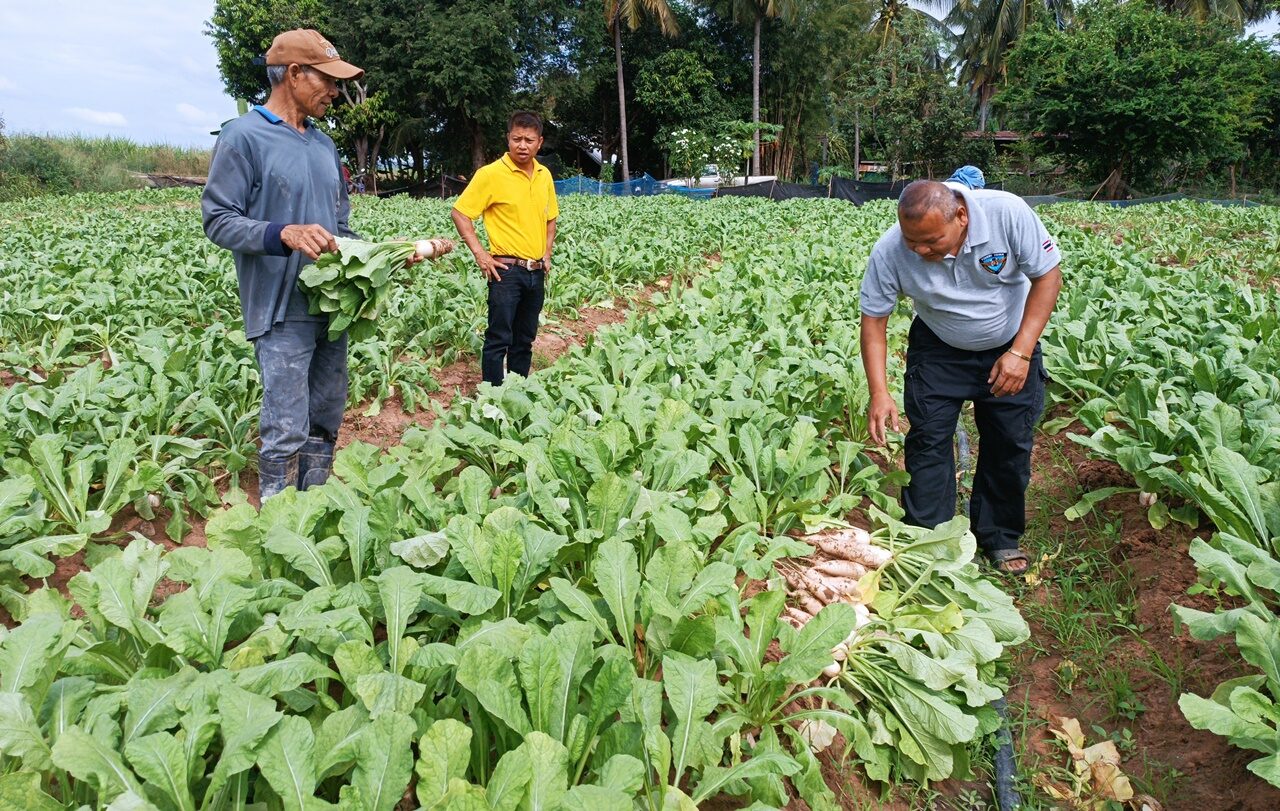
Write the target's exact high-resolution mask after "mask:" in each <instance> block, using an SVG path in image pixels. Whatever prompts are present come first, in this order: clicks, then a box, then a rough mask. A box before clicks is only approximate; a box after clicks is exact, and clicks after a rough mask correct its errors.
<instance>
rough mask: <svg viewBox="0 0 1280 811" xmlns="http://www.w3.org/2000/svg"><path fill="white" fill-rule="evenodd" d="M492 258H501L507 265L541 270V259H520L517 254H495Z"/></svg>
mask: <svg viewBox="0 0 1280 811" xmlns="http://www.w3.org/2000/svg"><path fill="white" fill-rule="evenodd" d="M493 258H494V259H501V260H502V261H503V263H504V264H507V265H508V267H510V266H515V267H518V268H524V269H525V270H542V269H543V267H542V260H541V259H521V258H520V257H518V256H495V257H493Z"/></svg>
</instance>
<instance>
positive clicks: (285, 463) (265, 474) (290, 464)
mask: <svg viewBox="0 0 1280 811" xmlns="http://www.w3.org/2000/svg"><path fill="white" fill-rule="evenodd" d="M297 483H298V454H296V453H295V454H294V455H293V456H290V457H289V458H288V459H285V460H277V459H264V458H263V457H261V456H259V457H258V499H259V503H261V502H263V501H266V500H267V499H269V498H271V497H272V496H276V495H279V494H280V493H281V492H282V491H283V490H284V489H285V488H286V487H295V486H297Z"/></svg>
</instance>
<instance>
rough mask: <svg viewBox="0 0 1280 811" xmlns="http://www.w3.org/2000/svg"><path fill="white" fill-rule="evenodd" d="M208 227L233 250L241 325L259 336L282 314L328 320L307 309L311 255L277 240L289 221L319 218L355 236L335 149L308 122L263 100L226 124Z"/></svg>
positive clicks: (207, 208)
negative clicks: (301, 125) (306, 271)
mask: <svg viewBox="0 0 1280 811" xmlns="http://www.w3.org/2000/svg"><path fill="white" fill-rule="evenodd" d="M200 210H201V214H202V216H203V220H204V232H205V234H206V235H207V236H208V237H209V239H210V240H212V241H213V242H214V244H216V245H218V246H220V247H223V248H226V249H227V250H229V251H231V252H232V255H233V256H234V258H235V263H236V276H237V277H238V280H239V283H240V311H241V314H242V315H243V316H244V332H245V336H246V337H248V338H251V339H252V338H257V337H258V336H260V335H263V334H264V333H266V332H268V331H270V329H271V327H272V326H273V325H275V324H278V323H280V322H281V321H285V320H289V321H299V320H307V321H310V320H324V319H325V318H326V316H324V315H319V316H313V315H311V314H310V313H308V312H307V301H306V297H305V296H304V295H303V293H302V292H301V291H299V290H298V273H299V271H300V270H301V269H302V266H303V265H304V264H306V263H308V262H310V261H311V260H310V259H308V258H307V257H306V255H305V254H303V253H301V252H299V251H290V250H289V249H288V248H287V247H285V246H284V244H283V243H281V241H280V232H281V231H283V230H284V227H285V226H286V225H310V224H312V223H314V224H318V225H322V226H324V228H325V229H326V230H328V231H329V233H331V234H337V235H338V236H344V237H358V236H359V235H358V234H356V233H355V232H354V231H352V230H351V228H350V227H348V225H347V218H348V216H349V215H350V213H351V204H350V202H349V201H348V199H347V187H346V184H345V183H343V181H342V168H341V162H340V160H339V158H338V151H337V149H335V148H334V145H333V141H332V140H331V139H330V138H329V136H327V135H325V134H324V133H323V132H320V131H319V130H318V129H316V128H315V127H314V126H313V125H312V124H311V123H310V122H307V129H306V132H299V131H298V130H296V129H294V127H293V126H291V125H290V124H288V123H286V122H285V121H283V120H282V119H280V118H279V117H278V116H276V115H274V114H273V113H271V111H270V110H267V109H266V108H265V107H255V108H254V109H252V110H250V111H249V112H247V113H245V114H244V115H242V116H240V117H239V118H237V119H236V120H234V121H232V122H230V123H229V124H227V125H226V126H225V127H223V128H222V132H221V133H220V134H219V135H218V142H217V143H216V144H215V145H214V147H213V161H212V163H211V164H210V166H209V180H208V183H207V184H206V185H205V187H204V194H203V196H202V197H201V198H200Z"/></svg>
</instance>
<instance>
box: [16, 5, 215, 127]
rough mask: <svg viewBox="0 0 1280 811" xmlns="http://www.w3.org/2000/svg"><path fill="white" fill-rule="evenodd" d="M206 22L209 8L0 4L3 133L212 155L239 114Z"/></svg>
mask: <svg viewBox="0 0 1280 811" xmlns="http://www.w3.org/2000/svg"><path fill="white" fill-rule="evenodd" d="M212 13H213V0H107V1H106V2H101V0H99V1H98V2H94V1H93V0H0V116H3V117H4V119H5V128H6V130H7V131H10V132H37V133H45V132H53V133H72V132H79V133H83V134H86V135H119V136H125V137H128V138H130V139H133V140H135V141H142V142H148V143H150V142H163V143H171V144H183V145H193V146H211V145H212V144H213V136H211V135H209V131H210V130H212V129H216V128H217V126H218V124H219V123H220V122H222V121H224V120H226V119H228V118H231V117H232V116H234V115H235V113H236V105H235V102H234V101H233V100H232V99H231V98H229V97H228V96H227V95H226V94H225V93H224V92H223V90H222V81H221V79H219V77H218V62H217V55H216V54H215V53H214V50H213V44H212V42H211V41H210V40H209V38H208V37H207V36H205V34H204V23H205V21H206V20H207V19H208V18H209V16H210V15H211V14H212Z"/></svg>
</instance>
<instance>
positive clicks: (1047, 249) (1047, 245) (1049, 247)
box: [1040, 239, 1053, 253]
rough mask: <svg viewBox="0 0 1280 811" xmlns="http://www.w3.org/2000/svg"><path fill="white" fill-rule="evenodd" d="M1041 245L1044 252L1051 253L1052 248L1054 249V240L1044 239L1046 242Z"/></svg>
mask: <svg viewBox="0 0 1280 811" xmlns="http://www.w3.org/2000/svg"><path fill="white" fill-rule="evenodd" d="M1040 247H1042V248H1044V252H1045V253H1049V252H1050V251H1052V250H1053V240H1052V239H1046V240H1045V241H1044V244H1043V245H1041V246H1040Z"/></svg>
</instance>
